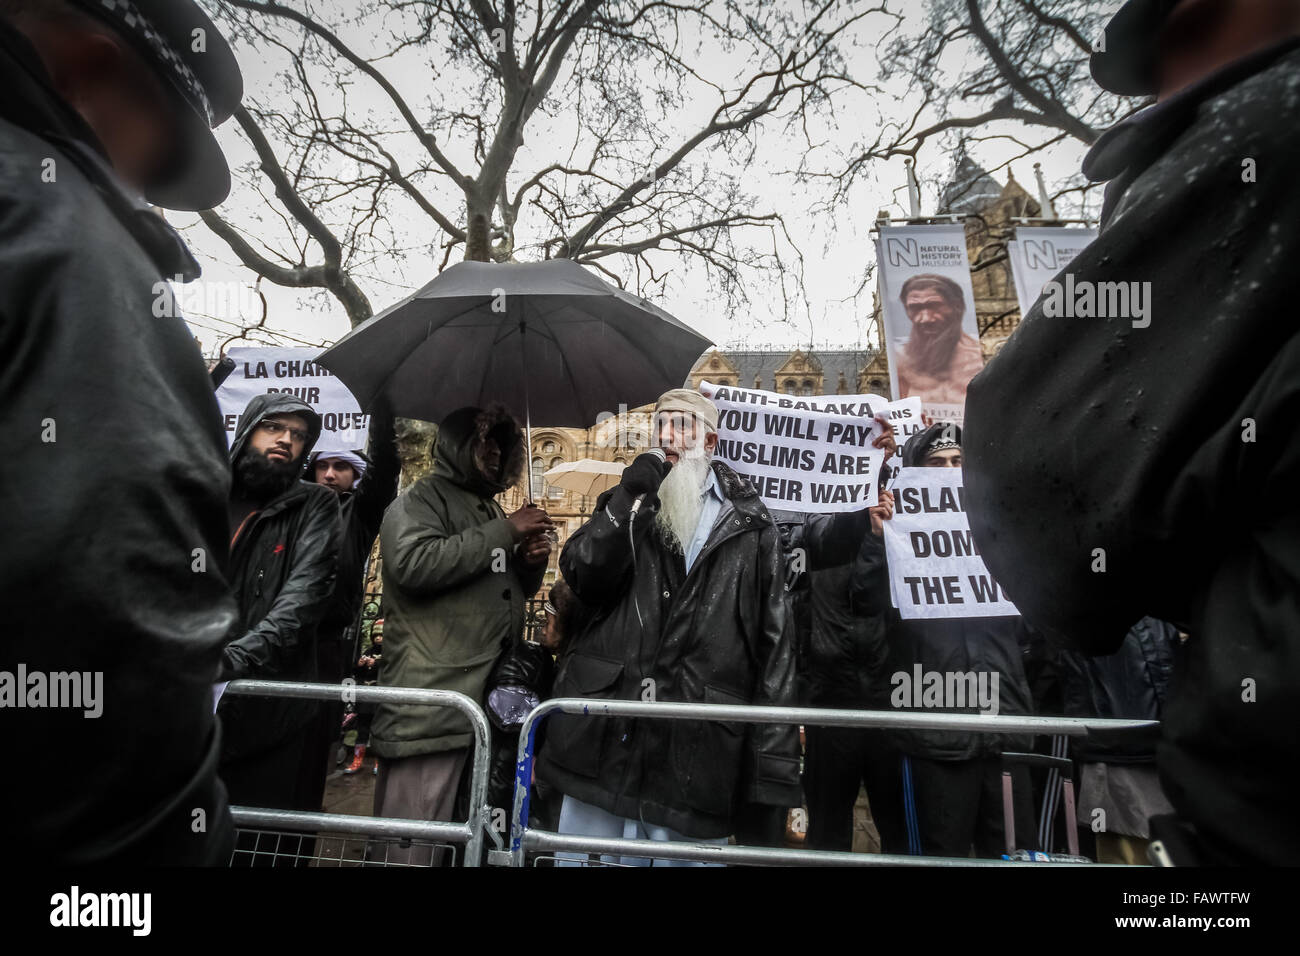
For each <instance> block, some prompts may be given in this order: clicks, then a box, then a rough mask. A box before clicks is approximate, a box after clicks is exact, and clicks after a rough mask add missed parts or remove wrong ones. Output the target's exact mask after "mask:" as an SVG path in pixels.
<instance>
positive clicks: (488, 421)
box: [433, 404, 526, 498]
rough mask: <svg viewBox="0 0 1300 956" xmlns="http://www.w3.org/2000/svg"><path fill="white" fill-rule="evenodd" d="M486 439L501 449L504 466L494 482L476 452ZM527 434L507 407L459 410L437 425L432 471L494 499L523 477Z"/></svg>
mask: <svg viewBox="0 0 1300 956" xmlns="http://www.w3.org/2000/svg"><path fill="white" fill-rule="evenodd" d="M486 438H493V439H495V440H496V443H497V445H498V446H499V447H500V448H501V467H500V469H499V470H498V473H497V475H496V477H495V478H494V479H489V478H487V477H486V476H484V474H483V472H482V471H481V470H480V469H479V467H478V464H477V462H475V460H474V453H475V452H476V451H477V449H478V447H479V445H480V443H482V442H483V440H484V439H486ZM525 453H526V449H525V448H524V433H523V429H522V428H520V427H519V423H518V422H517V421H515V419H514V416H513V415H511V414H510V412H509V411H508V410H507V409H506V407H505V406H504V405H496V404H494V405H489V406H488V407H487V408H474V407H472V406H467V407H465V408H458V409H456V411H454V412H452V413H451V414H449V415H448V416H447V417H446V418H444V419H443V420H442V421H441V422H440V423H439V424H438V440H437V442H436V443H435V444H434V450H433V471H434V474H436V475H441V476H443V477H445V478H446V479H447V480H449V481H451V482H452V483H453V484H456V485H459V486H460V487H461V488H465V489H466V490H468V491H472V492H474V493H475V494H478V495H481V496H482V497H484V498H491V497H494V496H495V495H499V494H500V493H501V492H503V491H505V490H506V489H507V488H509V487H511V486H513V485H514V484H515V483H517V482H518V481H519V479H520V478H522V477H523V472H524V455H525Z"/></svg>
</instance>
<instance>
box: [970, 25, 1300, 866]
mask: <svg viewBox="0 0 1300 956" xmlns="http://www.w3.org/2000/svg"><path fill="white" fill-rule="evenodd" d="M1105 47H1106V49H1105V52H1104V53H1097V54H1095V55H1094V58H1093V75H1094V77H1096V79H1097V81H1098V82H1099V83H1100V84H1101V85H1102V86H1103V87H1105V88H1106V89H1109V90H1112V91H1114V92H1117V93H1123V94H1126V95H1155V96H1156V97H1157V100H1158V102H1156V104H1155V105H1154V106H1151V107H1149V108H1147V109H1145V110H1143V111H1141V112H1139V113H1137V114H1136V115H1134V116H1132V117H1130V118H1129V119H1127V120H1125V121H1123V122H1121V123H1120V124H1119V125H1118V126H1116V127H1115V128H1114V129H1111V130H1109V131H1108V132H1106V133H1105V134H1104V135H1103V136H1102V137H1101V138H1100V139H1098V140H1097V142H1096V143H1095V144H1094V145H1093V147H1092V150H1091V151H1090V152H1089V153H1088V156H1087V158H1086V159H1085V160H1084V172H1085V173H1086V174H1087V175H1088V176H1089V177H1090V178H1091V179H1093V180H1095V181H1103V180H1108V181H1109V185H1108V186H1107V188H1106V199H1105V204H1104V207H1103V209H1102V217H1101V233H1100V235H1099V236H1098V238H1097V239H1096V240H1095V241H1094V242H1093V243H1092V244H1091V245H1090V246H1089V247H1088V248H1087V249H1085V250H1083V251H1082V252H1081V253H1080V254H1079V256H1078V257H1077V258H1076V259H1075V260H1074V261H1073V262H1072V263H1071V264H1070V267H1069V272H1070V273H1071V274H1072V279H1073V286H1074V288H1076V289H1081V290H1087V289H1091V290H1100V289H1101V288H1102V287H1103V285H1105V286H1106V287H1109V288H1116V287H1117V286H1120V285H1122V286H1123V287H1125V288H1132V287H1136V289H1137V290H1138V291H1139V292H1140V291H1141V290H1142V289H1143V287H1144V286H1145V289H1146V291H1145V292H1144V293H1143V294H1142V295H1141V297H1140V298H1141V299H1142V300H1144V301H1145V302H1146V303H1147V306H1146V308H1144V309H1143V310H1142V311H1141V313H1140V314H1139V313H1134V314H1132V315H1129V316H1115V315H1112V316H1111V317H1110V318H1105V319H1101V318H1089V319H1084V318H1073V319H1059V318H1051V317H1049V316H1048V315H1046V313H1045V311H1044V303H1045V302H1047V301H1048V299H1047V298H1046V297H1044V298H1043V299H1040V300H1039V304H1037V305H1035V307H1034V308H1033V309H1031V310H1030V312H1029V314H1028V315H1027V316H1025V319H1024V321H1023V322H1022V323H1021V324H1020V326H1019V328H1018V329H1017V330H1016V332H1015V334H1014V335H1012V337H1011V338H1010V339H1009V340H1008V342H1007V344H1006V346H1005V347H1004V348H1003V349H1002V351H1001V352H1000V353H999V354H998V356H997V358H995V359H994V360H993V361H992V362H991V363H990V364H989V366H988V368H986V369H985V371H984V372H983V373H981V375H980V376H979V377H977V378H976V379H975V381H974V382H972V383H971V387H970V393H969V398H968V401H967V405H966V423H967V426H968V429H969V433H968V438H969V441H968V445H967V452H968V455H969V458H970V466H969V469H968V474H967V485H966V488H967V493H968V498H969V502H970V518H971V530H972V531H973V532H974V534H975V540H976V542H977V543H978V545H979V548H980V551H981V553H982V554H983V556H984V559H985V561H986V563H987V564H988V567H989V570H990V571H991V572H992V573H993V574H994V575H995V576H996V577H997V578H998V580H999V581H1000V582H1002V583H1003V584H1004V585H1005V586H1006V588H1007V590H1008V591H1009V592H1010V593H1011V594H1012V595H1013V596H1014V598H1015V600H1016V604H1017V606H1018V607H1019V608H1020V610H1021V611H1022V612H1023V613H1024V614H1025V616H1026V617H1027V618H1028V619H1029V620H1030V621H1031V622H1032V623H1033V624H1034V625H1035V626H1036V627H1038V628H1040V629H1041V630H1043V631H1045V632H1047V633H1048V636H1049V637H1055V638H1056V639H1057V640H1059V641H1060V642H1062V643H1065V644H1067V645H1072V646H1074V647H1077V648H1079V649H1081V650H1084V651H1087V652H1090V653H1094V654H1106V653H1112V652H1114V651H1115V650H1116V649H1117V648H1118V647H1119V646H1120V643H1121V642H1122V641H1123V640H1124V636H1125V634H1126V633H1127V632H1128V630H1129V628H1130V627H1131V626H1132V625H1133V624H1134V622H1136V621H1138V620H1139V619H1140V618H1142V617H1143V616H1147V615H1149V616H1152V617H1156V618H1159V619H1161V620H1165V621H1169V622H1170V623H1172V624H1174V625H1175V626H1176V627H1177V628H1178V629H1179V630H1180V631H1182V632H1184V633H1186V634H1187V635H1188V640H1187V642H1186V644H1185V645H1184V647H1183V650H1184V652H1185V653H1184V657H1183V659H1182V660H1181V661H1180V662H1179V665H1178V667H1177V668H1176V669H1175V673H1174V677H1173V680H1172V684H1171V688H1170V694H1169V700H1168V704H1167V708H1166V710H1165V712H1164V721H1163V732H1164V733H1163V738H1162V741H1161V743H1160V745H1159V748H1158V750H1157V763H1158V767H1159V771H1160V777H1161V781H1162V783H1163V784H1164V788H1165V791H1166V793H1167V795H1168V797H1169V800H1170V802H1171V803H1172V804H1173V806H1174V808H1175V809H1176V810H1177V812H1178V816H1179V817H1180V818H1181V820H1182V821H1183V822H1184V824H1185V826H1181V827H1178V828H1177V832H1176V833H1175V832H1166V833H1165V834H1164V835H1162V834H1161V833H1160V831H1159V827H1157V826H1155V825H1153V827H1152V834H1153V836H1155V837H1156V838H1158V839H1161V841H1162V842H1163V843H1164V844H1165V845H1166V847H1169V846H1171V845H1172V844H1175V843H1176V844H1178V845H1179V848H1180V849H1181V850H1182V851H1183V852H1182V853H1181V854H1180V853H1174V855H1173V859H1174V861H1175V862H1180V859H1181V861H1185V862H1193V861H1198V860H1199V861H1202V862H1207V863H1230V862H1238V863H1247V862H1253V863H1271V864H1295V863H1297V862H1300V827H1297V826H1296V825H1295V807H1294V803H1295V800H1294V794H1293V792H1292V789H1293V788H1291V787H1289V786H1288V785H1286V783H1285V781H1286V779H1287V774H1286V772H1285V768H1286V767H1288V766H1293V765H1294V764H1295V763H1296V761H1297V759H1298V758H1300V738H1298V737H1297V735H1296V733H1295V725H1296V717H1297V713H1298V712H1300V704H1298V703H1297V702H1298V701H1300V653H1298V650H1297V648H1298V647H1300V644H1298V643H1297V637H1296V635H1297V634H1300V587H1298V586H1297V582H1300V505H1297V503H1296V497H1295V493H1294V490H1295V488H1296V487H1297V486H1300V440H1298V439H1297V437H1296V427H1295V426H1296V421H1297V419H1298V418H1300V392H1297V387H1296V383H1297V382H1300V329H1298V327H1297V325H1296V323H1295V321H1294V320H1293V318H1292V317H1293V316H1294V314H1295V291H1294V290H1295V279H1294V276H1293V273H1294V269H1293V266H1292V263H1294V261H1295V260H1296V257H1297V255H1298V254H1300V228H1298V226H1297V224H1298V223H1300V190H1297V189H1296V188H1295V157H1296V156H1297V155H1300V79H1298V78H1300V0H1182V2H1177V0H1143V2H1130V3H1128V4H1126V5H1125V6H1124V7H1123V8H1121V10H1120V11H1119V12H1118V13H1117V14H1116V15H1115V17H1114V18H1113V19H1112V20H1111V22H1110V24H1109V25H1108V26H1107V28H1106V44H1105ZM1062 284H1064V283H1062ZM1129 298H1133V296H1130V297H1129Z"/></svg>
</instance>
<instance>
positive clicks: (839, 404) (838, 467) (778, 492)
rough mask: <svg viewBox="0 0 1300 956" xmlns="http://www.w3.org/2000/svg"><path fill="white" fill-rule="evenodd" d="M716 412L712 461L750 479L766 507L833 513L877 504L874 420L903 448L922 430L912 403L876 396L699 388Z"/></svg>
mask: <svg viewBox="0 0 1300 956" xmlns="http://www.w3.org/2000/svg"><path fill="white" fill-rule="evenodd" d="M700 394H701V395H703V396H705V397H706V398H709V399H711V400H712V401H713V403H714V404H715V405H717V406H718V447H717V450H716V451H715V453H714V457H715V458H717V459H718V460H719V461H724V462H726V463H727V464H728V465H730V466H731V468H732V469H733V470H734V471H735V472H736V473H737V474H739V475H741V476H742V477H744V478H747V479H749V482H750V483H751V484H752V485H753V486H754V487H755V489H756V490H757V491H758V493H759V495H760V496H761V497H762V498H763V500H764V501H765V502H766V503H767V505H768V507H769V508H776V509H778V510H781V511H798V512H813V513H834V512H840V511H858V510H860V509H862V508H869V507H871V506H872V505H874V504H875V503H876V479H877V478H878V477H879V475H880V466H881V464H882V463H883V461H884V458H885V452H884V450H883V449H880V448H876V447H874V446H873V445H872V442H873V441H874V440H875V439H876V438H877V437H879V435H880V434H881V428H880V425H879V424H877V423H876V421H875V419H874V418H873V415H874V414H875V413H876V412H881V413H883V414H885V416H886V417H887V418H888V419H889V420H890V422H891V423H892V424H893V425H894V430H895V432H896V436H895V438H896V441H897V442H898V444H899V445H900V446H901V445H902V444H903V442H904V441H905V440H906V437H907V435H908V434H911V433H914V432H915V431H917V430H919V429H920V428H921V427H922V426H921V424H920V403H919V402H918V401H915V400H912V401H905V402H890V401H889V400H888V399H886V398H882V397H881V396H879V395H808V396H795V395H782V394H780V393H779V392H768V391H763V390H762V389H756V388H748V389H742V388H735V387H732V386H729V385H715V384H713V383H712V382H701V383H700Z"/></svg>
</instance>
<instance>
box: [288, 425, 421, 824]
mask: <svg viewBox="0 0 1300 956" xmlns="http://www.w3.org/2000/svg"><path fill="white" fill-rule="evenodd" d="M369 447H370V454H371V455H373V456H374V460H373V462H372V461H371V460H370V459H369V458H367V457H366V456H364V455H362V454H360V453H359V452H354V451H339V450H336V449H333V448H328V449H325V450H324V451H319V452H318V451H313V452H312V454H311V455H310V457H309V458H308V459H307V480H308V481H314V482H316V483H317V484H319V485H321V486H322V487H325V488H328V489H329V490H330V491H332V492H334V493H335V494H336V495H338V500H339V509H340V512H341V518H342V527H343V533H342V538H341V539H340V542H339V563H338V574H337V575H336V577H335V580H334V593H333V594H332V595H331V596H330V600H329V602H328V604H327V606H326V609H325V615H324V617H323V618H322V619H321V623H320V640H319V641H318V642H317V645H316V649H317V650H316V673H317V679H318V680H320V681H322V682H324V683H328V684H337V683H339V682H340V681H342V680H343V679H344V678H345V677H346V676H348V675H349V674H351V673H352V671H353V668H354V667H356V666H357V660H358V656H359V654H360V650H361V648H360V647H359V646H358V640H357V638H358V634H359V626H360V619H361V603H362V592H363V589H364V585H365V581H364V578H365V575H366V562H367V560H368V559H369V557H370V552H371V549H372V548H373V547H374V544H375V537H376V536H377V535H378V534H379V525H380V523H381V522H382V521H383V520H384V511H385V509H387V507H388V506H389V505H390V504H392V501H393V499H394V498H395V497H397V482H398V479H399V478H400V477H401V470H402V462H401V459H400V458H399V457H398V454H397V435H396V434H395V433H394V430H393V416H392V413H391V411H390V410H389V409H388V407H387V405H386V404H385V403H380V404H379V405H376V406H374V407H372V408H371V410H370V436H369ZM319 709H320V715H321V719H320V722H319V725H318V728H317V731H318V735H317V737H316V741H315V744H314V746H316V747H318V749H319V752H320V759H321V765H320V768H319V772H316V773H313V775H312V781H313V783H314V787H315V790H316V791H317V794H318V796H317V798H316V800H315V801H314V802H315V803H316V804H317V805H318V806H319V804H320V802H321V799H323V797H324V794H325V777H326V775H327V774H328V772H329V766H330V762H329V761H330V751H331V750H332V749H333V744H334V741H335V740H337V739H338V736H339V734H340V731H341V724H342V719H343V712H342V701H341V700H340V701H338V702H335V703H328V704H322V706H321V707H320V708H319ZM357 769H359V767H358V768H357Z"/></svg>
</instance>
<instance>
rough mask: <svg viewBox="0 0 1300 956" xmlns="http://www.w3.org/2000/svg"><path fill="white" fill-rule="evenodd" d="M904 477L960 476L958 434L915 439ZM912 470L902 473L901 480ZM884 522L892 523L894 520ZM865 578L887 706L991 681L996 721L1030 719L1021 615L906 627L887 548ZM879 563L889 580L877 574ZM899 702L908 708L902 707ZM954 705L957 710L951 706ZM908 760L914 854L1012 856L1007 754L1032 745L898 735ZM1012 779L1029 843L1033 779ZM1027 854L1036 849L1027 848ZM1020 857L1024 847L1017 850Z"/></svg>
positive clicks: (941, 429) (950, 734) (905, 773)
mask: <svg viewBox="0 0 1300 956" xmlns="http://www.w3.org/2000/svg"><path fill="white" fill-rule="evenodd" d="M902 459H903V468H904V469H907V468H961V466H962V431H961V428H959V427H958V426H956V425H952V424H936V425H931V426H930V427H929V428H927V429H925V430H924V431H921V432H918V433H917V434H915V435H913V436H912V437H911V438H910V439H908V441H907V444H905V445H904V446H903V452H902ZM905 474H906V471H904V475H905ZM885 520H893V512H892V511H891V512H890V514H889V516H888V517H886V519H885ZM863 557H864V563H865V564H866V565H867V569H866V576H867V577H868V579H869V580H871V581H873V582H874V583H875V585H876V589H875V599H874V601H872V600H868V601H866V602H865V609H866V611H867V613H868V614H870V613H881V612H883V613H884V614H885V615H886V638H887V641H888V645H889V650H888V664H887V667H886V670H887V672H888V673H889V674H890V678H889V681H890V684H891V690H890V692H889V697H890V704H891V706H894V707H896V708H898V709H903V710H910V709H912V707H911V706H909V705H908V704H907V703H906V702H907V701H908V700H909V699H913V697H912V695H911V694H906V693H899V691H900V688H903V687H905V686H910V685H905V684H903V683H902V682H901V679H902V678H904V677H905V678H907V679H908V680H909V681H911V680H915V676H914V675H915V674H916V673H917V671H918V669H919V671H920V672H921V673H922V674H928V673H938V674H941V675H945V681H946V680H947V677H946V675H973V676H974V678H975V680H976V681H987V686H988V687H989V688H990V690H991V695H990V696H991V697H992V702H993V706H994V707H995V708H996V710H994V711H993V712H994V713H996V714H998V715H1001V716H1007V717H1010V716H1016V715H1019V714H1031V713H1033V709H1034V708H1033V702H1032V699H1031V697H1030V694H1029V684H1028V682H1027V681H1026V680H1025V671H1024V665H1023V663H1022V660H1021V658H1022V650H1021V648H1022V645H1023V644H1024V643H1027V642H1028V641H1029V638H1030V635H1029V633H1028V630H1027V629H1026V627H1025V625H1024V622H1023V621H1022V620H1021V618H1020V617H1018V616H1012V617H968V618H921V619H910V620H903V618H902V617H901V616H900V615H899V613H898V611H897V610H896V609H894V608H893V607H892V603H891V601H890V596H889V571H888V560H887V558H886V555H885V551H884V549H883V548H882V549H876V550H873V551H870V552H864V556H863ZM872 562H880V563H881V564H882V565H883V567H884V571H883V573H879V574H871V573H870V565H871V564H872ZM895 694H898V695H899V698H900V699H901V700H902V701H904V702H903V703H899V702H898V701H897V700H895V696H894V695H895ZM948 703H951V702H948ZM978 709H979V708H978V707H976V706H970V707H967V708H965V709H964V710H963V709H962V708H959V707H956V706H944V707H941V708H932V707H927V708H926V711H927V712H934V711H935V710H938V711H945V710H947V711H952V712H958V713H962V712H964V713H975V712H977V711H978ZM893 739H894V742H895V745H896V747H897V749H898V751H899V752H901V754H902V761H901V762H902V780H903V810H904V819H905V823H906V832H907V841H908V846H907V850H908V852H910V853H913V854H925V855H927V856H946V857H963V858H964V857H966V856H969V855H970V852H971V847H972V846H974V848H975V852H976V855H978V856H981V857H990V858H995V859H996V858H997V857H999V856H1001V855H1002V853H1003V852H1004V851H1005V848H1006V846H1005V827H1004V825H1003V805H1002V765H1001V759H1000V755H1001V754H1002V753H1003V752H1004V751H1024V750H1028V749H1029V746H1030V744H1031V740H1030V738H1029V737H1027V736H1024V737H1022V736H1009V735H1007V734H990V733H974V732H963V731H941V730H911V729H908V730H899V731H895V732H894V734H893ZM1012 775H1013V777H1014V780H1015V791H1014V807H1015V809H1014V813H1015V818H1014V823H1015V828H1016V833H1017V834H1018V835H1021V836H1022V838H1025V839H1028V838H1029V835H1030V834H1032V833H1034V831H1035V829H1036V828H1035V826H1034V819H1033V801H1032V797H1031V794H1030V781H1029V774H1028V773H1027V772H1026V769H1025V768H1024V767H1016V768H1015V769H1014V770H1013V771H1012ZM1028 848H1029V849H1036V847H1033V846H1030V847H1028ZM1018 849H1019V848H1018Z"/></svg>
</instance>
